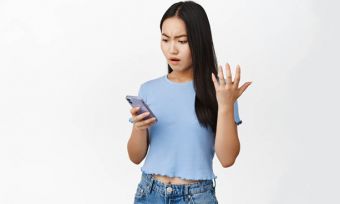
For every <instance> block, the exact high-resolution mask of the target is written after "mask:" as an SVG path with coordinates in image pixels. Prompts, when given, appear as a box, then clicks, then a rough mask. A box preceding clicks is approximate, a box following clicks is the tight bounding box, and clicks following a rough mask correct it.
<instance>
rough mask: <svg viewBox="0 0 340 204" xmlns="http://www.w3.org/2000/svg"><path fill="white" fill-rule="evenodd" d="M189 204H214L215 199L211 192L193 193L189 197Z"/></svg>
mask: <svg viewBox="0 0 340 204" xmlns="http://www.w3.org/2000/svg"><path fill="white" fill-rule="evenodd" d="M190 198H191V199H190V202H189V203H190V204H216V203H217V199H216V196H215V194H214V192H213V190H207V191H205V192H200V193H195V194H192V195H191V196H190Z"/></svg>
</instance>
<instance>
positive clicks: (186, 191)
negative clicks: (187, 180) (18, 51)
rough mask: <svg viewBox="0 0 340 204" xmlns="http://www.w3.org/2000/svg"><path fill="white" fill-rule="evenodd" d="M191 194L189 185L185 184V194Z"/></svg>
mask: <svg viewBox="0 0 340 204" xmlns="http://www.w3.org/2000/svg"><path fill="white" fill-rule="evenodd" d="M188 194H189V185H184V195H188Z"/></svg>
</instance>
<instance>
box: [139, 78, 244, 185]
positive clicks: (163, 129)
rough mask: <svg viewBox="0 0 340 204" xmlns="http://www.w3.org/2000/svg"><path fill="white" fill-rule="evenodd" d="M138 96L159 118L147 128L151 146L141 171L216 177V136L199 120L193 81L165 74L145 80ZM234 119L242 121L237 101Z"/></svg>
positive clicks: (205, 177) (189, 176)
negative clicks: (214, 162)
mask: <svg viewBox="0 0 340 204" xmlns="http://www.w3.org/2000/svg"><path fill="white" fill-rule="evenodd" d="M138 95H139V96H140V97H142V98H143V100H144V101H145V103H146V104H147V105H148V106H149V107H150V109H151V111H152V112H153V113H154V114H155V116H156V117H157V119H158V122H156V123H155V124H153V125H152V126H151V127H149V129H148V130H149V141H150V146H149V149H148V153H147V155H146V158H145V161H144V164H143V166H142V167H141V171H143V172H145V173H149V174H150V173H151V174H159V175H163V176H169V177H179V178H182V179H194V180H205V179H209V180H210V179H214V178H217V176H215V174H214V172H213V168H212V166H213V165H212V161H213V158H214V154H215V149H214V144H215V138H214V136H213V132H212V130H211V128H205V127H203V126H201V125H200V124H199V121H198V119H197V116H196V112H195V90H194V87H193V81H192V80H191V81H189V82H182V83H178V82H173V81H170V80H169V79H168V78H167V75H164V76H162V77H159V78H156V79H152V80H149V81H146V82H144V83H143V84H142V85H141V86H140V88H139V93H138ZM234 121H235V122H236V124H237V125H239V124H241V123H242V121H241V120H240V118H239V114H238V104H237V101H236V102H235V104H234Z"/></svg>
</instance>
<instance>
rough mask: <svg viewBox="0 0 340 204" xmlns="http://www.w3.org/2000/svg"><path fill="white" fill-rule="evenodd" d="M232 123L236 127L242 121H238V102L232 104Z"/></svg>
mask: <svg viewBox="0 0 340 204" xmlns="http://www.w3.org/2000/svg"><path fill="white" fill-rule="evenodd" d="M234 121H235V123H236V125H240V124H241V123H242V120H241V119H240V115H239V112H238V102H237V100H236V101H235V103H234Z"/></svg>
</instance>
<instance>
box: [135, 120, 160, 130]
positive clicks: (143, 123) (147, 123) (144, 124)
mask: <svg viewBox="0 0 340 204" xmlns="http://www.w3.org/2000/svg"><path fill="white" fill-rule="evenodd" d="M155 122H156V118H155V117H152V118H149V119H147V120H142V121H136V122H135V125H136V126H137V127H139V128H144V127H149V126H151V125H152V124H154V123H155Z"/></svg>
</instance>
